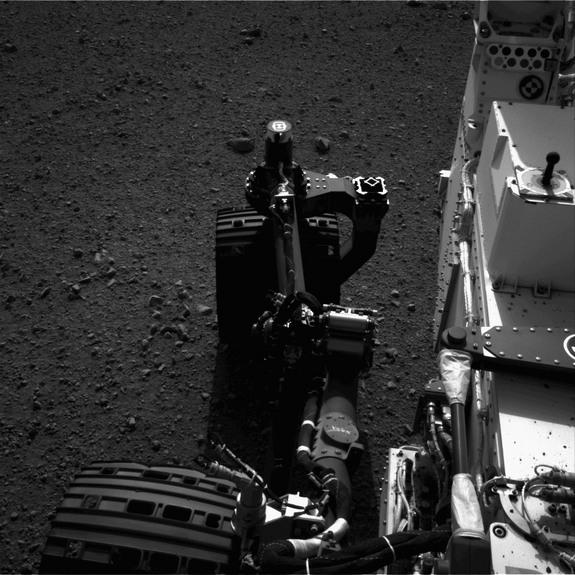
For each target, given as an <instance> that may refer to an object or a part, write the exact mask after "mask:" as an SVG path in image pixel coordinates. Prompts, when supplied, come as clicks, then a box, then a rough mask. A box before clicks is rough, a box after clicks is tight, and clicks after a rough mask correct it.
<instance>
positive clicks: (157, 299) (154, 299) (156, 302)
mask: <svg viewBox="0 0 575 575" xmlns="http://www.w3.org/2000/svg"><path fill="white" fill-rule="evenodd" d="M163 303H164V298H163V297H162V296H159V295H152V296H150V299H149V300H148V305H149V306H150V307H158V306H160V305H162V304H163Z"/></svg>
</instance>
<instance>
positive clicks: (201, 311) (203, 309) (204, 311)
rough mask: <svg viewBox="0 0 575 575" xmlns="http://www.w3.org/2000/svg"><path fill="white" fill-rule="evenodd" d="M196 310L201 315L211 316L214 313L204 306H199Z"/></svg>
mask: <svg viewBox="0 0 575 575" xmlns="http://www.w3.org/2000/svg"><path fill="white" fill-rule="evenodd" d="M196 309H197V310H198V312H199V314H200V315H210V314H211V313H213V311H214V310H213V309H212V308H211V307H210V306H208V305H204V304H198V305H197V306H196Z"/></svg>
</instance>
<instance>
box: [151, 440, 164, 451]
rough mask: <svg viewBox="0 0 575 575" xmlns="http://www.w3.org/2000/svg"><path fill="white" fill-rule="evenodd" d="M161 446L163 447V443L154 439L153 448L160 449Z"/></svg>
mask: <svg viewBox="0 0 575 575" xmlns="http://www.w3.org/2000/svg"><path fill="white" fill-rule="evenodd" d="M161 448H162V444H161V443H160V442H159V441H158V440H157V439H154V440H153V441H152V449H153V450H154V451H160V449H161Z"/></svg>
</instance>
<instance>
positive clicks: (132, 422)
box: [127, 417, 136, 429]
mask: <svg viewBox="0 0 575 575" xmlns="http://www.w3.org/2000/svg"><path fill="white" fill-rule="evenodd" d="M127 424H128V427H129V428H130V429H135V428H136V418H135V417H128V421H127Z"/></svg>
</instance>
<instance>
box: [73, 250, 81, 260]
mask: <svg viewBox="0 0 575 575" xmlns="http://www.w3.org/2000/svg"><path fill="white" fill-rule="evenodd" d="M72 255H73V256H74V257H75V258H76V259H80V258H81V257H82V256H83V255H84V250H82V249H80V248H74V250H73V251H72Z"/></svg>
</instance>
